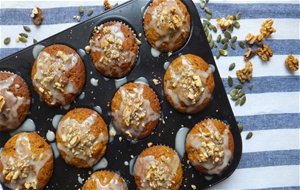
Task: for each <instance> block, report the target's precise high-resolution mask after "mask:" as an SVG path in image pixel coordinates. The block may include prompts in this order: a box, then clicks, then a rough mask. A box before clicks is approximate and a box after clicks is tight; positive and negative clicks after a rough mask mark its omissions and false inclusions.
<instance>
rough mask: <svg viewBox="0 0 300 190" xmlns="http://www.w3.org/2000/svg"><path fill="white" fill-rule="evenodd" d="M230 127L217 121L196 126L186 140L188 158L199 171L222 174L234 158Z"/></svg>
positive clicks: (212, 120)
mask: <svg viewBox="0 0 300 190" xmlns="http://www.w3.org/2000/svg"><path fill="white" fill-rule="evenodd" d="M233 149H234V144H233V137H232V134H231V132H230V130H229V126H228V125H226V124H225V123H223V122H221V121H219V120H216V119H206V120H204V121H202V122H200V123H198V124H196V125H195V126H194V127H193V128H192V129H191V131H190V132H189V134H188V136H187V138H186V150H187V154H188V158H189V160H190V162H191V164H192V165H193V166H195V167H196V168H197V169H198V170H199V171H201V172H205V173H208V174H220V173H221V172H222V171H223V170H224V168H225V167H227V166H228V164H229V162H230V161H231V159H232V157H233V151H234V150H233Z"/></svg>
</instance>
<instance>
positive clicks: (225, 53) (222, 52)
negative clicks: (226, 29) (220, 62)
mask: <svg viewBox="0 0 300 190" xmlns="http://www.w3.org/2000/svg"><path fill="white" fill-rule="evenodd" d="M219 52H220V54H221V55H223V56H227V55H228V52H227V50H225V49H220V50H219Z"/></svg>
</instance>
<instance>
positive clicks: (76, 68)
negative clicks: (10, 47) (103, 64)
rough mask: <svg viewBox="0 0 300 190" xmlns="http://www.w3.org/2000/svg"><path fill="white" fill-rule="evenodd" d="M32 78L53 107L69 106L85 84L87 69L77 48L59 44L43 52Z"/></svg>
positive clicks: (35, 63) (41, 95) (37, 60)
mask: <svg viewBox="0 0 300 190" xmlns="http://www.w3.org/2000/svg"><path fill="white" fill-rule="evenodd" d="M31 79H32V83H33V86H34V90H35V91H36V92H37V93H38V94H39V95H40V97H41V98H42V99H43V100H44V101H45V102H46V103H47V104H48V105H49V106H61V105H67V104H70V103H71V102H73V101H74V99H75V98H76V96H77V95H78V94H80V93H81V90H82V88H83V86H84V84H85V68H84V64H83V62H82V60H81V58H80V56H79V55H78V54H77V53H76V51H75V50H73V49H72V48H70V47H68V46H65V45H60V44H55V45H51V46H48V47H46V48H45V49H44V50H43V51H42V52H41V53H40V54H39V56H38V57H37V59H36V60H35V62H34V65H33V68H32V73H31Z"/></svg>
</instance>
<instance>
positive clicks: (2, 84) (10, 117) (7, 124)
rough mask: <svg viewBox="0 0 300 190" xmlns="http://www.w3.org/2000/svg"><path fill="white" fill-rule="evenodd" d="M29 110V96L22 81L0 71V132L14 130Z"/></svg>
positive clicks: (17, 77) (26, 87) (16, 76)
mask: <svg viewBox="0 0 300 190" xmlns="http://www.w3.org/2000/svg"><path fill="white" fill-rule="evenodd" d="M29 108H30V94H29V90H28V86H27V84H26V83H25V82H24V80H23V79H22V78H21V77H20V76H18V75H16V74H14V73H10V72H5V71H4V72H2V71H0V131H9V130H13V129H16V128H18V127H19V126H20V124H21V123H22V122H23V121H24V120H25V118H26V116H27V114H28V111H29Z"/></svg>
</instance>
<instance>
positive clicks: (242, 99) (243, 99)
mask: <svg viewBox="0 0 300 190" xmlns="http://www.w3.org/2000/svg"><path fill="white" fill-rule="evenodd" d="M245 102H246V96H245V95H244V96H243V97H242V98H241V101H240V106H242V105H244V104H245Z"/></svg>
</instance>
